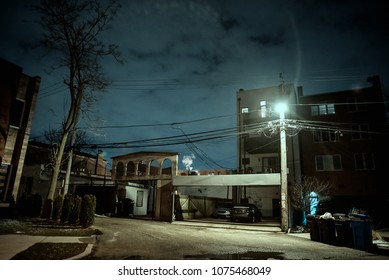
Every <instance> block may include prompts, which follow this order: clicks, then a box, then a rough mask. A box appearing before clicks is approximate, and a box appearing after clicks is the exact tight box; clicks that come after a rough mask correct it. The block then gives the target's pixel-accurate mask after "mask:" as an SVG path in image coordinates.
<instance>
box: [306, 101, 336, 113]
mask: <svg viewBox="0 0 389 280" xmlns="http://www.w3.org/2000/svg"><path fill="white" fill-rule="evenodd" d="M311 115H312V116H324V115H335V105H334V104H318V105H312V106H311Z"/></svg>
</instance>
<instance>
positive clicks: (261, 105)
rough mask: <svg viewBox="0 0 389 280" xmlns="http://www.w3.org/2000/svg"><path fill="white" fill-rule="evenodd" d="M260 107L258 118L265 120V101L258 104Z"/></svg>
mask: <svg viewBox="0 0 389 280" xmlns="http://www.w3.org/2000/svg"><path fill="white" fill-rule="evenodd" d="M259 105H260V109H259V116H260V117H261V118H266V117H267V105H266V101H261V102H260V103H259Z"/></svg>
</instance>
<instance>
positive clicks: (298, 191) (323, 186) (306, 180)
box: [288, 176, 332, 212]
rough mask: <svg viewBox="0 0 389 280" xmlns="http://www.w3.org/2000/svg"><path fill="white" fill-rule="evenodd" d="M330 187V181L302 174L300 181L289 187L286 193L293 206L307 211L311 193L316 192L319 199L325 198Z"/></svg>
mask: <svg viewBox="0 0 389 280" xmlns="http://www.w3.org/2000/svg"><path fill="white" fill-rule="evenodd" d="M331 188H332V183H331V182H329V181H321V180H319V179H318V178H317V177H305V176H303V177H302V178H301V181H300V182H298V183H295V184H294V185H293V186H291V187H289V190H288V193H289V196H290V200H291V204H292V206H293V207H294V208H296V209H300V210H303V211H305V212H309V211H308V210H309V207H310V196H311V194H312V193H316V194H317V195H318V196H319V198H320V199H326V198H328V195H329V193H330V190H331Z"/></svg>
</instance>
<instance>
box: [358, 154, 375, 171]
mask: <svg viewBox="0 0 389 280" xmlns="http://www.w3.org/2000/svg"><path fill="white" fill-rule="evenodd" d="M354 159H355V169H357V170H371V169H374V168H375V165H374V157H373V154H370V153H361V154H355V155H354Z"/></svg>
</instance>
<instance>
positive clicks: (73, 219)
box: [69, 195, 82, 224]
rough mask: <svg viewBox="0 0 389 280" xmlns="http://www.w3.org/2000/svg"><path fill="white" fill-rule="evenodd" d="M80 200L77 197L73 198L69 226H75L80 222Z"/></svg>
mask: <svg viewBox="0 0 389 280" xmlns="http://www.w3.org/2000/svg"><path fill="white" fill-rule="evenodd" d="M81 204H82V198H81V197H80V196H78V195H76V196H75V197H74V200H73V207H72V209H71V210H70V213H69V224H77V223H78V222H79V220H80V213H81Z"/></svg>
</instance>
